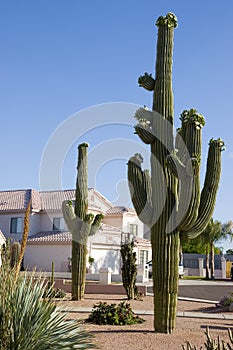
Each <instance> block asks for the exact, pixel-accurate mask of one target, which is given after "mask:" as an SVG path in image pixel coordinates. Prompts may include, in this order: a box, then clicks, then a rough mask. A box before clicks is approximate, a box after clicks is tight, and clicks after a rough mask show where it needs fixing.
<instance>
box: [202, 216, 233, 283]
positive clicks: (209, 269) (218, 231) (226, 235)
mask: <svg viewBox="0 0 233 350" xmlns="http://www.w3.org/2000/svg"><path fill="white" fill-rule="evenodd" d="M232 228H233V223H232V221H228V222H226V223H224V224H222V223H221V222H220V221H217V220H215V221H214V219H213V218H211V220H210V222H209V223H208V225H207V226H206V228H205V230H204V231H203V232H202V233H201V235H200V239H201V240H202V242H203V244H204V245H205V246H206V278H207V279H209V278H210V277H211V278H212V279H214V278H215V275H214V254H215V252H214V250H215V244H216V242H218V241H220V240H223V239H224V240H225V239H230V240H233V232H232Z"/></svg>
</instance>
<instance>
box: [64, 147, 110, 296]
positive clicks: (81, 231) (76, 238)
mask: <svg viewBox="0 0 233 350" xmlns="http://www.w3.org/2000/svg"><path fill="white" fill-rule="evenodd" d="M87 149H88V144H87V143H82V144H80V145H79V146H78V151H79V152H78V165H77V171H78V174H77V181H76V193H75V205H74V207H73V202H72V201H71V200H66V201H64V202H63V203H62V211H63V216H64V219H65V222H66V224H67V226H68V230H69V232H70V233H71V234H72V265H71V272H72V299H73V300H82V299H83V298H84V289H85V277H86V254H87V241H88V237H89V236H92V235H94V234H95V233H96V232H97V230H98V229H99V227H100V224H101V221H102V219H103V215H102V214H97V215H96V216H95V217H94V215H93V214H91V213H88V174H87V172H88V167H87Z"/></svg>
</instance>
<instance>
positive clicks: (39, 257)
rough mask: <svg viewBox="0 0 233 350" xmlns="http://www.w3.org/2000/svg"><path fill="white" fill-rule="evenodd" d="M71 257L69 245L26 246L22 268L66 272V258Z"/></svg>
mask: <svg viewBox="0 0 233 350" xmlns="http://www.w3.org/2000/svg"><path fill="white" fill-rule="evenodd" d="M70 256H71V246H70V245H64V244H63V245H59V244H56V245H49V244H48V245H43V246H40V245H36V244H35V245H28V246H27V248H26V252H25V255H24V266H25V267H26V268H27V269H28V270H29V271H31V270H33V269H35V268H36V269H37V270H39V271H51V266H52V262H54V270H55V271H59V272H68V257H70Z"/></svg>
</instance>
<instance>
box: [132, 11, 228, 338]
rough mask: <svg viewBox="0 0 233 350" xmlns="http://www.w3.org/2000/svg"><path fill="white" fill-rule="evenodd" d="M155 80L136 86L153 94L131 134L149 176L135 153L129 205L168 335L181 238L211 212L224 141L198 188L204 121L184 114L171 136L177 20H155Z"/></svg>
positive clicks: (213, 147) (215, 143) (213, 145)
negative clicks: (144, 241) (141, 232)
mask: <svg viewBox="0 0 233 350" xmlns="http://www.w3.org/2000/svg"><path fill="white" fill-rule="evenodd" d="M156 25H157V26H158V41H157V58H156V78H155V79H154V78H153V77H152V75H149V74H148V73H145V74H144V75H143V76H140V77H139V79H138V82H139V85H140V86H142V87H144V88H145V89H147V90H148V91H153V108H152V111H149V110H147V109H145V108H140V109H139V110H137V112H136V115H135V117H136V119H137V120H138V124H137V125H136V126H135V131H136V133H137V134H138V136H139V137H140V138H141V140H142V141H143V142H144V143H146V144H148V145H150V147H151V174H149V171H148V170H144V171H143V170H142V167H141V164H142V162H143V159H142V157H141V156H140V155H139V154H136V155H135V156H133V157H131V158H130V160H129V162H128V180H129V186H130V192H131V197H132V202H133V204H134V207H135V209H136V212H137V214H138V216H139V218H140V219H141V220H142V221H143V222H144V223H145V224H146V225H147V226H149V227H150V230H151V243H152V261H153V280H154V311H155V318H154V328H155V331H157V332H162V333H171V332H172V330H173V329H174V327H175V321H176V311H177V296H178V263H179V244H180V235H187V236H188V237H190V238H192V237H196V236H197V235H199V234H200V233H201V232H202V231H203V229H204V228H205V226H206V225H207V224H208V222H209V220H210V218H211V215H212V213H213V209H214V205H215V199H216V193H217V189H218V185H219V180H220V171H221V151H222V150H223V148H224V147H223V146H224V143H223V141H222V140H220V139H218V140H211V141H210V144H209V153H208V161H207V170H206V176H205V183H204V187H203V189H202V191H201V190H200V161H201V145H202V142H201V133H202V127H203V126H204V123H205V121H204V117H203V116H202V115H201V114H199V113H198V112H197V111H196V110H194V109H191V110H190V111H184V112H183V113H182V115H181V128H180V129H178V130H177V134H176V137H175V138H174V132H173V117H174V107H173V91H172V60H173V58H172V56H173V35H174V28H175V27H176V26H177V19H176V16H175V15H174V14H172V13H168V14H167V15H166V16H165V17H162V16H161V17H159V18H158V20H157V22H156Z"/></svg>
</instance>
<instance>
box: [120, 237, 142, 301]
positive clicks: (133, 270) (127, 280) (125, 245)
mask: <svg viewBox="0 0 233 350" xmlns="http://www.w3.org/2000/svg"><path fill="white" fill-rule="evenodd" d="M134 246H135V244H134V240H131V241H130V239H129V238H126V239H125V241H124V242H122V243H121V257H122V268H121V271H122V282H123V287H124V288H125V291H126V295H127V298H128V300H131V299H137V297H138V294H139V293H138V288H137V286H136V279H137V258H136V252H134V249H133V248H134Z"/></svg>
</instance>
